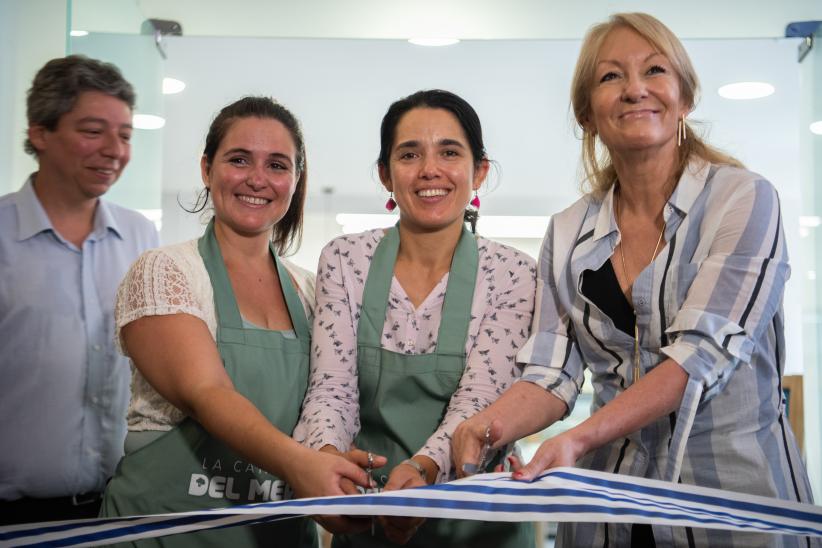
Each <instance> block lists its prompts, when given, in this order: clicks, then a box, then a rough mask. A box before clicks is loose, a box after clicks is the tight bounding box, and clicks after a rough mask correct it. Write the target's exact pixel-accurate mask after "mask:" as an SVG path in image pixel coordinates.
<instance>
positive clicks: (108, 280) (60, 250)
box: [0, 178, 159, 500]
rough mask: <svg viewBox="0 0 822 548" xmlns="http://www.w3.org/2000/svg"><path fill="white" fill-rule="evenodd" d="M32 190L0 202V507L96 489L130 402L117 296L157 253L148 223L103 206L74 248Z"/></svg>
mask: <svg viewBox="0 0 822 548" xmlns="http://www.w3.org/2000/svg"><path fill="white" fill-rule="evenodd" d="M32 181H33V178H30V179H29V180H28V181H27V182H26V184H25V185H24V186H23V187H22V188H21V189H20V190H19V191H18V192H15V193H12V194H7V195H6V196H3V197H0V378H2V382H0V440H2V447H3V449H2V450H1V451H0V500H15V499H18V498H21V497H37V498H44V497H58V496H66V495H74V494H79V493H85V492H89V491H102V490H103V488H104V486H105V482H106V480H107V478H109V477H110V476H111V475H112V473H113V472H114V468H115V466H116V465H117V462H118V461H119V459H120V457H121V456H122V453H123V439H124V437H125V432H126V421H125V412H126V406H127V405H128V401H129V377H130V372H129V366H128V361H127V360H126V359H125V358H124V357H123V356H121V355H119V353H118V352H117V350H116V348H115V346H114V299H115V293H116V291H117V286H118V285H119V283H120V280H121V279H122V278H123V276H124V274H125V272H126V271H127V269H128V268H129V266H130V265H131V263H132V262H134V260H135V259H137V257H138V255H139V254H140V253H141V252H143V251H144V250H146V249H150V248H152V247H156V246H157V245H158V243H159V242H158V236H157V231H156V230H155V229H154V226H153V225H152V224H151V223H150V222H149V221H148V220H147V219H146V218H145V217H143V216H142V215H140V214H139V213H137V212H135V211H131V210H129V209H125V208H123V207H120V206H117V205H114V204H111V203H107V202H105V201H103V200H100V201H99V202H98V206H97V209H96V211H95V216H94V227H93V229H92V232H91V234H89V236H88V237H87V238H86V240H85V241H84V242H83V246H82V248H78V247H77V246H75V245H74V244H72V243H71V242H69V241H67V240H65V239H64V238H63V237H62V236H60V234H58V233H57V231H56V230H55V229H54V227H53V226H52V224H51V222H50V221H49V218H48V216H47V215H46V212H45V210H44V209H43V207H42V205H41V204H40V201H39V200H38V199H37V196H36V195H35V193H34V188H33V186H32Z"/></svg>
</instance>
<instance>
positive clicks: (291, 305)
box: [270, 243, 311, 341]
mask: <svg viewBox="0 0 822 548" xmlns="http://www.w3.org/2000/svg"><path fill="white" fill-rule="evenodd" d="M270 248H271V256H272V257H274V263H275V264H276V265H277V275H278V276H279V278H280V288H281V289H282V290H283V297H285V304H286V307H288V313H289V315H290V316H291V325H292V327H293V328H294V333H295V334H296V335H297V338H298V339H302V340H304V341H308V340H310V338H311V328H310V327H309V325H308V318H306V316H305V309H304V308H303V303H302V301H301V300H300V297H299V295H298V294H297V289H296V288H295V287H294V284H293V283H291V276H290V275H289V274H288V270H287V269H286V268H285V265H283V262H282V261H281V260H280V259H279V257H277V253H276V251H275V250H274V244H273V243H272V244H270Z"/></svg>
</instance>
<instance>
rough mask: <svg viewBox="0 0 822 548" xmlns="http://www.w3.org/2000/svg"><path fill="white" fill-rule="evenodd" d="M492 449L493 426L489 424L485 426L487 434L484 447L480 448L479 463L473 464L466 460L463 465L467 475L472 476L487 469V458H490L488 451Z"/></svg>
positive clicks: (463, 470)
mask: <svg viewBox="0 0 822 548" xmlns="http://www.w3.org/2000/svg"><path fill="white" fill-rule="evenodd" d="M490 451H491V427H490V426H488V427H486V428H485V436H484V440H483V443H482V448H481V449H480V454H479V462H478V463H477V464H472V463H469V462H466V463H465V464H463V465H462V472H463V473H464V474H465V475H466V476H472V475H474V474H476V473H478V472H482V471H483V470H485V464H486V462H485V461H486V460H488V453H489V452H490Z"/></svg>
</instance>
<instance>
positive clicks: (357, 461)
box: [292, 445, 387, 535]
mask: <svg viewBox="0 0 822 548" xmlns="http://www.w3.org/2000/svg"><path fill="white" fill-rule="evenodd" d="M320 452H322V453H325V454H328V455H331V456H335V457H338V458H344V459H345V460H347V461H349V462H350V463H352V464H354V465H356V466H357V467H359V468H360V469H366V468H367V467H368V465H369V462H368V453H367V452H366V451H362V450H361V449H356V448H354V449H351V450H349V451H347V452H345V453H341V452H340V451H338V450H337V448H336V447H334V446H333V445H326V446H324V447H322V448H321V449H320ZM372 459H373V460H372V463H371V464H372V465H373V467H374V468H381V467H383V466H385V463H386V462H387V459H386V458H385V457H383V456H380V455H372ZM366 476H367V482H368V486H367V487H366V488H371V487H372V486H373V480H372V479H371V477H370V476H368V475H367V474H366ZM339 487H340V489H341V490H342V494H346V495H358V494H359V493H360V490H359V489H358V488H357V485H356V484H355V483H354V481H352V479H351V478H349V477H345V476H342V477H340V480H339ZM363 487H365V486H363ZM292 488H293V486H292ZM294 491H295V493H296V489H295V490H294ZM312 517H313V518H314V521H316V522H317V523H319V524H320V525H321V526H322V527H323V528H324V529H325V530H326V531H329V532H330V533H333V534H335V535H339V534H344V533H361V532H363V531H367V530H368V529H369V528H370V527H371V521H372V518H369V517H355V516H327V515H325V516H312Z"/></svg>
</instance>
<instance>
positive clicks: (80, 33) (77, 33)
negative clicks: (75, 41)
mask: <svg viewBox="0 0 822 548" xmlns="http://www.w3.org/2000/svg"><path fill="white" fill-rule="evenodd" d="M69 34H70V35H71V36H73V37H74V38H80V37H81V36H88V31H87V30H73V31H71V32H70V33H69Z"/></svg>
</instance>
